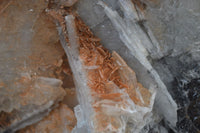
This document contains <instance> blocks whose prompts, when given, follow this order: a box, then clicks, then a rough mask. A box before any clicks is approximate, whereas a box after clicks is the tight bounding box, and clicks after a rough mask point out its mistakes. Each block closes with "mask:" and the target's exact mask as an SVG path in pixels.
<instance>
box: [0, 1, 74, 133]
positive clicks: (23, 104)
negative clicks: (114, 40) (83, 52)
mask: <svg viewBox="0 0 200 133" xmlns="http://www.w3.org/2000/svg"><path fill="white" fill-rule="evenodd" d="M47 6H48V3H47V1H45V0H34V1H27V0H9V1H7V0H2V1H0V55H1V56H0V64H1V65H0V116H1V117H0V132H3V131H5V130H9V131H8V132H11V131H12V130H16V129H18V128H22V127H24V126H26V125H29V124H32V123H34V122H36V121H38V120H40V119H41V118H43V117H44V115H46V113H47V112H48V111H50V110H51V108H52V107H54V104H56V103H57V102H58V101H60V100H62V99H63V97H64V95H65V91H64V90H63V88H62V87H66V86H67V84H66V83H65V84H63V85H62V81H61V80H65V81H66V80H70V81H72V79H70V78H69V77H68V78H67V77H66V76H63V75H61V74H59V73H64V72H63V71H64V69H63V68H64V67H65V66H64V63H63V60H62V57H63V55H64V51H63V49H62V47H61V45H60V43H59V36H58V34H57V30H56V26H55V24H54V23H53V22H52V21H51V19H49V17H48V16H47V15H46V13H45V9H46V8H47ZM65 58H66V57H65ZM61 68H62V69H61ZM65 73H68V72H67V70H65ZM59 79H61V80H59ZM36 115H37V117H36ZM33 116H34V117H33ZM23 122H24V123H23Z"/></svg>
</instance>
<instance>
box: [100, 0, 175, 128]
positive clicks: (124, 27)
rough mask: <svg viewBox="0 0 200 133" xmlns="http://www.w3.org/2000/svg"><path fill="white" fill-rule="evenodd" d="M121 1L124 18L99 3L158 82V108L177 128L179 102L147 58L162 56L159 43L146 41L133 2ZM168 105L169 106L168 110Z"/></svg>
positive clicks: (138, 58) (129, 47) (128, 45)
mask: <svg viewBox="0 0 200 133" xmlns="http://www.w3.org/2000/svg"><path fill="white" fill-rule="evenodd" d="M119 3H120V5H121V7H122V11H123V13H124V18H122V17H121V16H120V15H119V14H118V12H117V11H113V10H112V9H111V8H110V7H108V6H107V5H106V4H105V3H103V2H99V4H100V5H101V6H102V7H103V8H104V11H105V13H106V15H107V16H108V18H109V19H110V20H111V22H112V24H113V25H114V27H115V28H116V30H117V31H118V32H119V37H120V39H121V40H122V42H123V43H124V45H125V46H126V47H127V48H128V49H129V50H130V51H131V54H132V55H134V57H135V58H136V59H137V60H138V61H139V62H140V63H141V65H143V66H144V68H145V69H146V70H147V71H148V72H149V73H150V75H151V77H152V78H153V79H154V81H155V82H156V86H157V87H156V88H157V99H158V100H157V102H156V103H155V104H156V109H157V110H158V112H159V113H160V114H162V115H163V116H164V118H165V120H167V121H168V122H169V123H170V126H171V127H172V128H175V126H176V122H177V104H176V103H175V101H174V99H173V98H172V96H171V95H170V94H169V92H168V90H167V87H166V85H165V84H164V83H163V81H162V80H161V78H160V76H159V74H158V73H157V71H156V70H155V69H154V68H153V66H152V65H151V63H150V61H149V60H148V58H147V56H148V55H151V54H152V55H151V56H152V58H154V57H153V55H158V56H160V57H162V54H161V51H160V50H159V49H160V48H159V45H156V43H154V45H155V46H153V45H152V44H151V42H148V41H147V42H145V40H148V39H147V36H145V35H144V33H143V32H142V30H141V27H140V26H139V24H138V23H137V21H135V19H137V18H139V17H138V15H137V13H135V10H134V5H133V4H132V2H131V1H130V0H119ZM130 4H132V6H130ZM126 5H129V6H126ZM134 15H136V16H134ZM152 48H153V49H156V51H154V50H152ZM147 51H148V52H147ZM157 58H159V57H157ZM152 84H153V83H152ZM166 107H168V109H167V110H166Z"/></svg>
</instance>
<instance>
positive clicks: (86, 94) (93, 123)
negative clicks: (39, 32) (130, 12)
mask: <svg viewBox="0 0 200 133" xmlns="http://www.w3.org/2000/svg"><path fill="white" fill-rule="evenodd" d="M65 21H66V27H67V33H68V38H69V44H67V42H66V40H65V35H64V33H63V32H62V30H61V32H60V40H61V44H62V46H63V48H64V50H65V52H66V54H67V56H68V59H69V64H70V67H71V69H72V72H73V75H74V81H75V86H76V90H77V93H78V100H79V104H80V105H78V106H76V107H75V115H76V117H77V121H78V122H77V126H76V127H75V128H74V129H73V131H72V132H73V133H77V132H87V133H99V132H105V133H106V132H118V133H124V132H125V131H130V132H133V131H134V132H136V133H139V132H140V131H141V129H142V128H143V127H144V126H145V125H147V124H148V123H150V122H151V121H152V119H151V117H152V108H153V105H154V100H155V95H156V91H155V90H154V89H153V88H152V89H150V90H148V89H146V88H144V87H143V86H142V85H141V84H140V83H138V82H137V79H136V75H135V73H134V71H133V70H132V69H130V67H128V65H127V64H126V63H125V62H124V60H123V59H122V58H121V57H120V56H119V55H118V54H117V53H116V52H113V53H112V57H113V60H115V63H116V65H117V64H118V65H117V67H119V73H120V75H119V76H120V77H121V78H123V80H125V81H126V82H127V85H128V86H129V87H130V88H129V87H128V88H127V89H125V88H121V89H120V88H119V86H117V85H116V84H115V83H114V81H107V80H106V82H105V84H106V88H107V91H108V92H104V93H100V92H96V91H95V90H93V88H92V87H91V86H90V85H88V81H90V82H94V81H93V80H92V79H90V78H91V77H90V76H91V75H90V74H89V72H92V71H94V70H95V69H96V68H95V67H94V68H93V67H92V68H90V69H87V67H85V66H87V65H85V64H83V63H84V61H83V60H84V59H82V58H81V57H80V56H81V53H80V51H79V45H80V42H79V35H78V33H76V25H75V18H74V16H73V15H68V16H66V17H65ZM98 48H99V47H98ZM98 48H97V49H98ZM101 52H103V51H101ZM99 54H100V53H99ZM86 69H87V71H86ZM91 69H92V70H91ZM112 73H113V72H111V74H112ZM88 75H90V76H88ZM95 76H98V75H95ZM101 76H102V75H101ZM123 82H124V81H123ZM126 82H125V83H126ZM118 94H119V95H118ZM109 96H110V97H109Z"/></svg>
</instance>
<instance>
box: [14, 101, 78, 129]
mask: <svg viewBox="0 0 200 133" xmlns="http://www.w3.org/2000/svg"><path fill="white" fill-rule="evenodd" d="M75 125H76V118H75V115H74V113H73V111H72V110H71V109H70V108H69V107H67V105H65V104H60V105H59V107H57V108H56V109H54V110H53V111H52V112H50V113H49V115H48V116H46V117H45V118H44V119H43V120H41V121H39V122H38V123H36V124H33V125H31V126H28V127H26V128H24V129H22V130H20V131H18V132H17V133H70V132H71V130H72V129H73V128H74V126H75Z"/></svg>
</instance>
